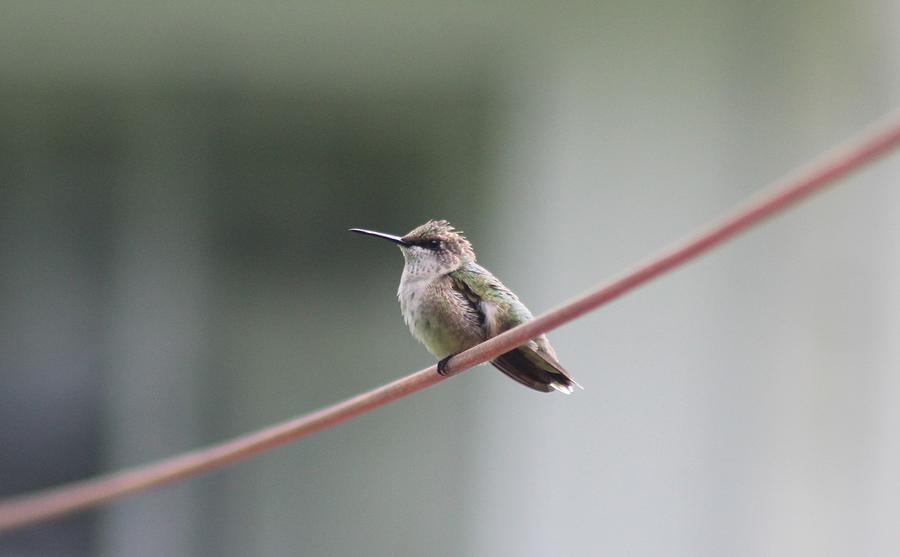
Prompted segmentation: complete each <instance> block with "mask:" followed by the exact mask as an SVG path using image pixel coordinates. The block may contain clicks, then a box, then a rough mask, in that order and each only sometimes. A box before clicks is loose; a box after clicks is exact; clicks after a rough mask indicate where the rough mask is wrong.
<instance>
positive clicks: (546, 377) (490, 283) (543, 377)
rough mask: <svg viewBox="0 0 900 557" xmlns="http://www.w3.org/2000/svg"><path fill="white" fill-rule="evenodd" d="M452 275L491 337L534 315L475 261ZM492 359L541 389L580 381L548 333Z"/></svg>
mask: <svg viewBox="0 0 900 557" xmlns="http://www.w3.org/2000/svg"><path fill="white" fill-rule="evenodd" d="M450 278H451V280H452V281H453V285H454V288H455V289H456V290H457V291H458V292H460V293H461V294H462V295H463V296H465V298H466V299H467V300H468V301H469V303H470V304H472V306H473V308H474V309H475V310H476V311H477V312H478V314H479V315H480V316H481V323H482V327H484V330H485V333H486V335H485V336H487V337H493V336H496V335H498V334H500V333H502V332H503V331H506V330H508V329H511V328H513V327H515V326H516V325H518V324H520V323H524V322H526V321H530V320H531V319H533V316H532V315H531V312H530V311H528V308H527V307H525V305H524V304H523V303H522V302H521V301H519V298H518V297H517V296H516V295H515V294H514V293H513V292H512V291H510V290H509V289H508V288H506V286H504V285H503V283H501V282H500V281H499V280H498V279H497V278H496V277H494V276H493V275H492V274H491V273H490V272H488V271H487V270H485V269H484V268H482V267H480V266H478V265H476V264H474V263H473V264H470V265H467V266H465V267H463V268H461V269H458V270H456V271H454V272H453V273H450ZM491 363H492V364H493V365H494V367H496V368H497V369H499V370H500V371H502V372H503V373H505V374H506V375H508V376H510V377H511V378H513V379H515V380H516V381H518V382H519V383H522V384H523V385H525V386H527V387H531V388H532V389H535V390H538V391H542V392H550V391H552V390H554V389H556V390H561V391H563V392H571V388H572V385H577V383H575V381H574V380H573V379H572V377H571V376H570V375H569V373H568V372H567V371H566V370H565V369H564V368H563V367H562V365H561V364H560V363H559V360H557V358H556V354H555V352H554V351H553V347H551V346H550V343H549V341H547V337H546V336H544V335H541V336H539V337H537V338H535V339H533V340H531V341H529V342H528V344H525V345H523V346H520V347H518V348H515V349H513V350H510V351H509V352H506V353H505V354H502V355H501V356H499V357H497V358H495V359H494V360H492V361H491Z"/></svg>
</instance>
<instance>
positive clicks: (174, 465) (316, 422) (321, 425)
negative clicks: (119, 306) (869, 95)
mask: <svg viewBox="0 0 900 557" xmlns="http://www.w3.org/2000/svg"><path fill="white" fill-rule="evenodd" d="M898 144H900V112H896V113H892V114H890V115H888V116H886V117H884V118H882V119H880V120H879V121H877V122H876V123H875V124H873V125H872V126H870V127H869V128H866V129H865V130H864V131H863V132H861V133H860V134H859V135H858V136H856V137H855V138H852V139H850V140H848V141H847V142H845V143H843V144H842V145H841V146H839V147H837V148H835V149H833V150H831V151H829V152H827V153H825V154H824V155H822V156H821V157H819V158H818V159H816V160H815V161H813V162H812V163H810V164H809V165H807V166H805V167H803V168H801V169H799V170H797V171H795V172H793V173H791V174H789V175H788V176H786V177H785V178H783V179H781V180H779V181H777V182H776V183H774V184H773V185H772V186H771V187H770V188H767V189H766V190H764V191H763V192H761V193H760V194H758V195H756V196H754V197H752V198H751V199H749V200H747V201H746V202H745V203H744V204H743V205H741V206H740V207H739V208H737V209H736V210H735V211H733V212H732V213H730V214H729V215H727V216H726V217H724V218H722V219H720V220H718V221H716V222H715V223H714V224H712V225H711V226H708V227H707V228H705V229H703V230H701V231H700V232H698V233H697V234H695V235H692V236H690V237H689V238H687V239H686V240H683V241H682V242H679V243H677V244H675V245H674V246H673V247H671V248H669V249H667V250H664V251H662V252H661V253H660V254H658V255H656V256H655V257H652V258H650V259H648V260H647V261H646V262H645V263H643V264H641V265H638V266H637V267H636V268H635V269H634V270H632V271H630V272H627V273H625V274H623V275H622V276H621V277H619V278H617V279H615V280H612V281H611V282H608V283H606V284H603V285H601V286H600V287H598V288H596V289H595V290H592V291H590V292H588V293H586V294H584V295H582V296H579V297H577V298H574V299H573V300H571V301H570V302H568V303H566V304H563V305H561V306H559V307H558V308H556V309H554V310H551V311H549V312H547V313H545V314H543V315H541V316H540V317H537V318H535V319H534V320H532V321H529V322H528V323H525V324H522V325H520V326H518V327H515V328H513V329H511V330H509V331H506V332H505V333H503V334H501V335H498V336H496V337H494V338H492V339H489V340H487V341H485V342H483V343H482V344H479V345H478V346H475V347H473V348H470V349H469V350H466V351H465V352H462V353H460V354H458V355H457V356H454V357H453V358H452V359H451V360H450V362H449V365H448V366H447V372H448V376H451V375H455V374H458V373H460V372H462V371H464V370H466V369H469V368H471V367H473V366H475V365H477V364H480V363H483V362H486V361H488V360H491V359H493V358H496V357H497V356H499V355H501V354H503V353H505V352H507V351H509V350H512V349H513V348H515V347H517V346H520V345H522V344H524V343H525V342H527V341H528V340H529V339H531V338H534V337H536V336H538V335H540V334H542V333H546V332H547V331H550V330H552V329H555V328H557V327H559V326H560V325H563V324H565V323H568V322H569V321H572V320H574V319H577V318H578V317H580V316H582V315H584V314H585V313H587V312H589V311H592V310H594V309H596V308H598V307H600V306H601V305H603V304H605V303H607V302H609V301H611V300H613V299H615V298H618V297H619V296H621V295H623V294H625V293H626V292H628V291H630V290H633V289H634V288H637V287H638V286H640V285H642V284H644V283H645V282H647V281H649V280H651V279H653V278H655V277H657V276H659V275H661V274H663V273H665V272H666V271H669V270H672V269H674V268H676V267H679V266H680V265H683V264H684V263H686V262H688V261H689V260H691V259H693V258H695V257H698V256H699V255H701V254H703V253H704V252H706V251H707V250H709V249H711V248H713V247H715V246H717V245H719V244H721V243H723V242H724V241H726V240H729V239H731V238H733V237H734V236H736V235H737V234H739V233H740V232H743V231H744V230H746V229H747V228H749V227H751V226H754V225H756V224H759V223H760V222H761V221H763V220H764V219H766V218H768V217H770V216H772V215H774V214H775V213H777V212H779V211H781V210H782V209H785V208H786V207H788V206H790V205H792V204H794V203H796V202H798V201H800V200H801V199H804V198H806V197H808V196H809V195H810V194H812V193H815V192H817V191H820V190H822V189H823V188H824V187H825V186H827V185H829V184H830V183H832V182H834V181H835V180H837V179H838V178H841V177H843V176H845V175H847V174H848V173H850V172H851V171H853V170H856V169H858V168H859V167H861V166H863V165H864V164H866V163H869V162H872V161H873V160H874V159H875V158H877V157H878V156H879V155H883V154H885V153H886V152H888V151H889V150H890V149H893V148H895V147H897V146H898ZM444 379H445V377H442V376H440V375H438V374H437V370H436V366H431V367H428V368H425V369H423V370H421V371H417V372H415V373H413V374H412V375H409V376H407V377H403V378H402V379H398V380H396V381H393V382H392V383H388V384H387V385H384V386H381V387H378V388H376V389H373V390H371V391H368V392H365V393H362V394H359V395H357V396H355V397H353V398H349V399H347V400H344V401H343V402H338V403H337V404H334V405H332V406H328V407H326V408H323V409H321V410H317V411H315V412H312V413H310V414H306V415H303V416H300V417H297V418H293V419H291V420H287V421H285V422H282V423H279V424H275V425H272V426H269V427H266V428H263V429H261V430H258V431H255V432H252V433H249V434H245V435H242V436H240V437H236V438H234V439H232V440H229V441H225V442H222V443H219V444H215V445H211V446H209V447H205V448H200V449H196V450H193V451H190V452H187V453H183V454H180V455H176V456H173V457H170V458H167V459H163V460H160V461H156V462H152V463H149V464H145V465H143V466H138V467H135V468H130V469H125V470H122V471H119V472H113V473H110V474H106V475H102V476H98V477H96V478H92V479H87V480H83V481H79V482H74V483H71V484H66V485H62V486H58V487H53V488H49V489H46V490H42V491H38V492H35V493H26V494H24V495H19V496H16V497H12V498H10V499H6V500H3V501H0V532H2V531H6V530H11V529H14V528H19V527H22V526H25V525H28V524H33V523H36V522H40V521H43V520H47V519H49V518H52V517H55V516H59V515H63V514H68V513H72V512H75V511H78V510H83V509H87V508H89V507H95V506H97V505H100V504H102V503H105V502H107V501H111V500H113V499H117V498H119V497H122V496H124V495H127V494H130V493H135V492H138V491H142V490H145V489H149V488H151V487H155V486H160V485H164V484H169V483H172V482H175V481H178V480H182V479H186V478H189V477H192V476H196V475H198V474H202V473H204V472H207V471H211V470H215V469H218V468H221V467H223V466H226V465H229V464H233V463H235V462H238V461H240V460H244V459H246V458H249V457H251V456H253V455H256V454H259V453H261V452H264V451H268V450H270V449H273V448H275V447H278V446H281V445H284V444H286V443H290V442H292V441H295V440H297V439H300V438H301V437H306V436H309V435H312V434H314V433H317V432H320V431H323V430H326V429H329V428H331V427H334V426H336V425H337V424H339V423H341V422H344V421H347V420H349V419H352V418H355V417H357V416H360V415H362V414H365V413H367V412H370V411H372V410H374V409H376V408H379V407H381V406H384V405H386V404H389V403H391V402H394V401H396V400H398V399H401V398H403V397H406V396H409V395H411V394H413V393H416V392H418V391H421V390H422V389H425V388H427V387H430V386H432V385H434V384H436V383H439V382H441V381H443V380H444Z"/></svg>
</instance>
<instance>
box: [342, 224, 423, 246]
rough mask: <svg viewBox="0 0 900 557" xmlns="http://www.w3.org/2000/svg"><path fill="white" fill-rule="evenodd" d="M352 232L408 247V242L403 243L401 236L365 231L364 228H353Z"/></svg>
mask: <svg viewBox="0 0 900 557" xmlns="http://www.w3.org/2000/svg"><path fill="white" fill-rule="evenodd" d="M350 232H356V233H357V234H365V235H366V236H375V237H377V238H384V239H385V240H389V241H391V242H394V243H395V244H399V245H401V246H408V245H409V244H407V243H406V242H404V241H403V238H401V237H400V236H394V235H393V234H385V233H384V232H375V231H374V230H364V229H362V228H351V229H350Z"/></svg>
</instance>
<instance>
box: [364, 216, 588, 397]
mask: <svg viewBox="0 0 900 557" xmlns="http://www.w3.org/2000/svg"><path fill="white" fill-rule="evenodd" d="M350 231H351V232H357V233H359V234H366V235H369V236H375V237H378V238H383V239H385V240H389V241H391V242H393V243H395V244H397V245H398V246H400V251H402V252H403V258H404V259H405V261H406V263H405V265H404V267H403V275H402V276H401V277H400V287H399V289H398V290H397V297H398V298H399V300H400V310H401V311H402V312H403V319H404V320H405V321H406V324H407V325H408V326H409V330H410V332H412V334H413V336H414V337H416V338H417V339H418V340H419V341H420V342H422V343H423V344H424V345H425V347H426V348H428V350H429V351H430V352H431V353H432V354H434V355H435V356H436V357H437V358H438V359H439V360H440V361H439V362H438V373H440V374H442V375H444V374H445V373H446V366H447V362H448V361H449V360H450V358H451V357H453V355H455V354H458V353H460V352H462V351H464V350H467V349H468V348H471V347H473V346H475V345H476V344H479V343H480V342H482V341H484V340H487V339H489V338H491V337H494V336H496V335H498V334H500V333H502V332H504V331H506V330H507V329H511V328H512V327H515V326H516V325H518V324H520V323H524V322H526V321H530V320H531V319H533V318H534V316H532V314H531V312H530V311H528V308H526V307H525V304H523V303H522V302H521V301H519V298H518V296H516V295H515V294H514V293H513V292H512V291H511V290H510V289H509V288H507V287H506V286H504V285H503V283H502V282H500V281H499V280H498V279H497V278H496V277H495V276H494V275H492V274H491V272H490V271H488V270H487V269H485V268H484V267H482V266H480V265H478V264H477V263H475V251H474V250H473V249H472V244H470V243H469V241H468V240H467V239H466V238H465V236H463V235H462V233H461V232H459V231H457V230H456V229H454V228H453V227H452V226H451V225H450V223H449V222H447V221H445V220H432V221H428V222H426V223H425V224H423V225H421V226H419V227H416V228H414V229H413V230H411V231H410V232H409V233H407V234H406V235H405V236H394V235H392V234H385V233H383V232H375V231H373V230H363V229H361V228H351V229H350ZM491 364H493V365H494V367H496V368H497V369H499V370H500V371H502V372H503V373H505V374H506V375H508V376H510V377H512V378H513V379H515V380H516V381H518V382H519V383H521V384H523V385H525V386H526V387H530V388H532V389H535V390H537V391H541V392H545V393H549V392H551V391H554V390H556V391H559V392H562V393H566V394H570V393H571V392H572V390H573V387H576V386H577V387H579V388H581V385H579V384H578V383H576V382H575V380H574V379H572V376H571V375H569V373H568V372H567V371H566V370H565V369H564V368H563V367H562V365H561V364H560V363H559V360H558V359H557V357H556V352H555V351H554V350H553V347H552V346H550V342H549V341H548V340H547V336H546V335H540V336H538V337H535V338H533V339H531V340H530V341H528V343H527V344H525V345H523V346H520V347H519V348H515V349H513V350H510V351H509V352H506V353H505V354H502V355H501V356H499V357H497V358H496V359H494V360H491Z"/></svg>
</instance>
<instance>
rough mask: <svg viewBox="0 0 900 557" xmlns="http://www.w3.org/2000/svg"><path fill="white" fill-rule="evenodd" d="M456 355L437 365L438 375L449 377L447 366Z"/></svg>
mask: <svg viewBox="0 0 900 557" xmlns="http://www.w3.org/2000/svg"><path fill="white" fill-rule="evenodd" d="M455 355H456V354H450V355H449V356H447V357H446V358H443V359H442V360H441V361H439V362H438V363H437V372H438V375H440V376H443V377H447V364H448V363H449V362H450V358H452V357H453V356H455Z"/></svg>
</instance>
